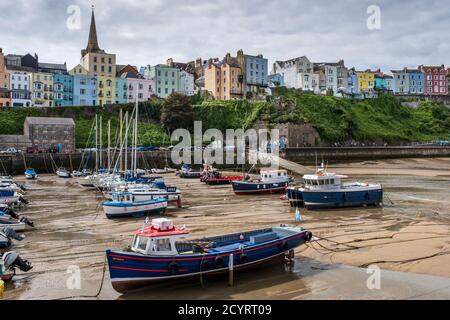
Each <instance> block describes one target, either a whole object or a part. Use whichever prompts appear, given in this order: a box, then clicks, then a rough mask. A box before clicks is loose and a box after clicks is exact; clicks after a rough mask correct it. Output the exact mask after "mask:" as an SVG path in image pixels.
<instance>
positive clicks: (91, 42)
mask: <svg viewBox="0 0 450 320" xmlns="http://www.w3.org/2000/svg"><path fill="white" fill-rule="evenodd" d="M90 52H94V53H101V52H103V50H101V49H100V47H99V45H98V39H97V27H96V26H95V16H94V6H92V17H91V27H90V29H89V39H88V44H87V47H86V50H83V51H82V52H81V54H82V55H83V56H84V55H85V54H87V53H90Z"/></svg>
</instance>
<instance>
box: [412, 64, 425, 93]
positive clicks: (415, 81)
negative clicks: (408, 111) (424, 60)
mask: <svg viewBox="0 0 450 320" xmlns="http://www.w3.org/2000/svg"><path fill="white" fill-rule="evenodd" d="M408 76H409V93H411V94H424V93H425V74H424V73H423V72H421V71H420V70H418V69H408Z"/></svg>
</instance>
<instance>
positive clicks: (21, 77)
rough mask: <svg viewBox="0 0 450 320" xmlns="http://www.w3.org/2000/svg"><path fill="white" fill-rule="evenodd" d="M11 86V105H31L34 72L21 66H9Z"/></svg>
mask: <svg viewBox="0 0 450 320" xmlns="http://www.w3.org/2000/svg"><path fill="white" fill-rule="evenodd" d="M8 72H9V81H10V86H11V100H12V101H11V105H12V106H13V107H31V106H32V100H31V91H32V87H31V82H32V72H31V71H27V70H26V68H22V67H19V66H9V67H8Z"/></svg>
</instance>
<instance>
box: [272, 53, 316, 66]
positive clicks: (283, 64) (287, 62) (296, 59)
mask: <svg viewBox="0 0 450 320" xmlns="http://www.w3.org/2000/svg"><path fill="white" fill-rule="evenodd" d="M300 59H307V60H308V61H309V59H308V58H307V57H306V56H301V57H297V58H293V59H289V60H286V61H275V63H277V64H278V65H279V66H280V67H282V68H284V66H285V65H286V64H290V63H292V62H296V61H299V60H300Z"/></svg>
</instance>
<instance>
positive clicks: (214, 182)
mask: <svg viewBox="0 0 450 320" xmlns="http://www.w3.org/2000/svg"><path fill="white" fill-rule="evenodd" d="M243 179H244V178H243V177H223V178H209V179H206V180H205V181H203V182H205V183H206V184H207V185H210V186H219V185H227V184H231V183H232V182H233V181H242V180H243Z"/></svg>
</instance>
